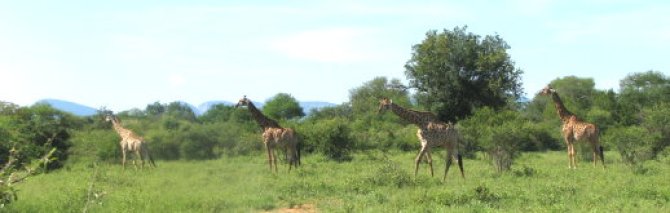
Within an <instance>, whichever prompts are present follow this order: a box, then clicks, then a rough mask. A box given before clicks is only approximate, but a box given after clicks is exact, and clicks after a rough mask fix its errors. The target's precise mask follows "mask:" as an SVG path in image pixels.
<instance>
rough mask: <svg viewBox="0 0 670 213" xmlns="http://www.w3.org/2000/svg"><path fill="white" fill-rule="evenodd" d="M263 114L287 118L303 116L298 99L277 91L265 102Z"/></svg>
mask: <svg viewBox="0 0 670 213" xmlns="http://www.w3.org/2000/svg"><path fill="white" fill-rule="evenodd" d="M263 114H265V115H266V116H269V117H271V118H273V119H287V120H288V119H293V118H299V117H302V116H305V113H304V112H303V111H302V107H300V104H299V103H298V101H297V100H296V99H295V98H293V96H291V95H289V94H286V93H279V94H277V95H275V96H274V97H272V98H270V100H268V101H267V102H265V105H264V106H263Z"/></svg>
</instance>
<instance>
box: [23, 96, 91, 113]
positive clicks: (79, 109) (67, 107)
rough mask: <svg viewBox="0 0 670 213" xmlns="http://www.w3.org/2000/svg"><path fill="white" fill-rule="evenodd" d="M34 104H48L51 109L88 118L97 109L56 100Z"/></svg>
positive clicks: (43, 100) (44, 100)
mask: <svg viewBox="0 0 670 213" xmlns="http://www.w3.org/2000/svg"><path fill="white" fill-rule="evenodd" d="M36 103H44V104H49V105H51V107H53V108H56V109H58V110H61V111H64V112H69V113H72V114H74V115H78V116H90V115H95V113H97V112H98V110H97V109H95V108H92V107H89V106H84V105H82V104H78V103H74V102H70V101H64V100H58V99H42V100H39V101H37V102H36Z"/></svg>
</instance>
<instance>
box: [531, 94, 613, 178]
mask: <svg viewBox="0 0 670 213" xmlns="http://www.w3.org/2000/svg"><path fill="white" fill-rule="evenodd" d="M539 95H545V96H551V100H552V101H554V105H555V106H556V112H557V113H558V117H560V118H561V122H562V123H563V127H562V129H561V133H563V139H565V144H566V146H567V149H568V161H569V162H568V168H573V169H576V168H577V162H576V161H575V145H574V143H575V141H580V140H587V141H588V142H589V143H590V144H591V148H592V149H593V166H596V162H597V161H598V159H600V162H602V164H603V168H605V156H604V154H603V147H602V146H601V145H600V143H599V141H598V127H596V125H594V124H591V123H588V122H585V121H583V120H582V119H580V118H578V117H577V116H576V115H574V114H572V112H570V111H568V109H566V108H565V106H564V105H563V101H561V97H559V96H558V93H557V92H556V90H554V89H553V88H551V85H547V86H546V87H544V88H543V89H542V90H541V91H540V93H539Z"/></svg>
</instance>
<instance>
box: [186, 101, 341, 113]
mask: <svg viewBox="0 0 670 213" xmlns="http://www.w3.org/2000/svg"><path fill="white" fill-rule="evenodd" d="M253 103H254V106H256V107H257V108H259V109H262V108H263V105H265V103H261V102H255V101H254V102H253ZM216 104H224V105H227V106H233V105H235V103H233V102H230V101H221V100H216V101H207V102H205V103H202V104H200V105H198V110H199V113H200V114H198V115H202V114H204V113H205V112H207V110H209V109H210V108H211V107H212V106H214V105H216ZM298 104H299V105H300V107H302V110H303V112H305V114H309V113H310V112H311V111H312V109H320V108H323V107H329V106H336V105H337V104H333V103H329V102H324V101H301V102H298Z"/></svg>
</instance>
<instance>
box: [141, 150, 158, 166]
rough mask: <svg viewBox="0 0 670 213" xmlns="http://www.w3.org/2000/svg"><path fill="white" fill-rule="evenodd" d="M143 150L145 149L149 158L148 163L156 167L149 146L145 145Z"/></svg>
mask: <svg viewBox="0 0 670 213" xmlns="http://www.w3.org/2000/svg"><path fill="white" fill-rule="evenodd" d="M144 150H145V151H146V155H147V158H148V159H149V165H151V166H154V167H157V166H156V163H154V158H152V157H151V154H150V151H149V146H145V147H144Z"/></svg>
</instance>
